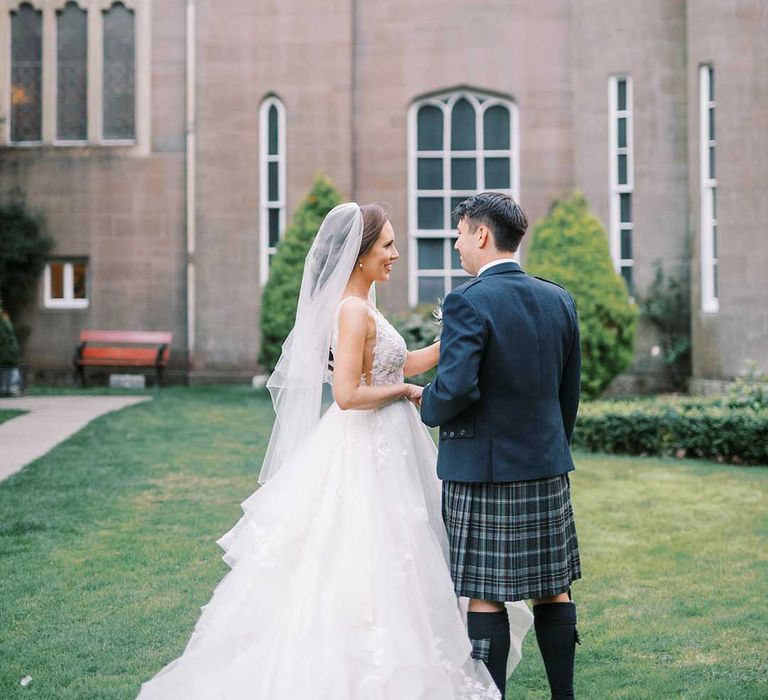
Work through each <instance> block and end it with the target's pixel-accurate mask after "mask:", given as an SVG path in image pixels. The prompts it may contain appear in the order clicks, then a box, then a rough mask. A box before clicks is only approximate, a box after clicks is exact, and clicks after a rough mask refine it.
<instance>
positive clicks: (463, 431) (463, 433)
mask: <svg viewBox="0 0 768 700" xmlns="http://www.w3.org/2000/svg"><path fill="white" fill-rule="evenodd" d="M466 434H467V431H466V430H462V431H461V432H460V433H459V435H461V437H464V436H465V435H466Z"/></svg>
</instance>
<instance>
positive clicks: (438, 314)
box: [432, 297, 443, 341]
mask: <svg viewBox="0 0 768 700" xmlns="http://www.w3.org/2000/svg"><path fill="white" fill-rule="evenodd" d="M432 316H434V318H435V320H434V322H433V323H434V324H435V325H436V326H437V335H436V336H435V340H436V341H437V340H440V334H441V333H442V332H443V299H442V297H438V298H437V306H436V307H435V308H434V309H432Z"/></svg>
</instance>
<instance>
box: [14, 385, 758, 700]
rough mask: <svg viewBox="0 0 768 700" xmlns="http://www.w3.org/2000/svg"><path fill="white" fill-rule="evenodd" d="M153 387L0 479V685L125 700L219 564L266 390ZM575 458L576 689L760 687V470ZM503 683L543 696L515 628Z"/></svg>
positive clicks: (255, 455) (531, 643) (512, 691)
mask: <svg viewBox="0 0 768 700" xmlns="http://www.w3.org/2000/svg"><path fill="white" fill-rule="evenodd" d="M85 393H99V392H98V390H88V391H87V392H85ZM153 395H154V397H155V398H154V400H153V401H151V402H148V403H144V404H140V405H138V406H134V407H131V408H128V409H126V410H124V411H122V412H119V413H115V414H110V415H107V416H103V417H102V418H100V419H98V420H97V421H94V422H93V423H92V424H90V425H89V426H88V427H87V428H86V429H85V430H83V431H81V432H80V433H78V434H77V435H75V436H74V437H73V438H71V439H70V440H68V441H66V442H65V443H63V444H62V445H60V446H59V447H58V448H56V449H55V450H54V451H53V452H51V453H49V454H48V455H47V456H45V457H44V458H42V459H40V460H38V461H37V462H35V463H34V464H31V465H29V466H28V467H26V468H25V469H23V470H22V471H21V472H19V473H17V474H15V475H14V476H12V477H10V478H9V479H7V480H6V481H4V482H2V483H0V581H2V586H0V659H2V662H0V697H2V698H4V699H5V698H9V699H13V698H21V697H24V698H44V699H45V700H48V699H50V698H57V699H58V698H72V699H74V698H77V699H78V700H79V699H81V698H94V699H96V698H98V699H99V700H101V699H102V698H103V699H109V698H134V697H135V695H136V693H137V691H138V688H139V684H140V682H141V681H143V680H146V679H147V678H149V677H151V676H152V675H153V674H154V673H155V672H157V671H158V670H159V669H160V668H161V667H162V666H163V665H164V664H165V663H167V662H168V661H170V660H171V659H173V658H175V657H177V656H178V655H179V654H180V653H181V652H182V651H183V649H184V646H185V644H186V642H187V640H188V638H189V634H190V633H191V631H192V628H193V627H194V624H195V621H196V620H197V618H198V617H199V614H200V607H201V606H202V605H204V604H205V603H207V602H208V600H209V599H210V595H211V592H212V591H213V588H214V587H215V586H216V583H217V582H218V581H219V580H220V579H221V578H222V576H224V574H225V573H226V572H227V571H228V570H229V569H228V568H227V567H226V565H225V564H224V563H223V562H222V561H221V554H222V552H221V550H220V548H219V547H218V546H217V545H216V543H215V541H216V539H217V538H218V537H220V536H221V535H222V534H223V533H224V532H226V531H227V530H228V529H229V528H230V527H231V526H232V525H233V524H234V523H235V522H236V520H237V518H238V517H239V516H240V506H239V504H240V502H241V501H242V500H243V499H244V498H245V497H246V496H247V495H248V494H250V493H251V492H252V491H253V489H254V488H255V486H256V471H257V468H258V465H259V464H260V459H261V455H262V454H263V451H264V449H265V447H266V439H267V437H268V434H269V429H270V424H271V420H272V411H271V404H270V402H269V400H268V398H267V396H266V395H265V394H264V393H255V392H253V391H252V390H250V389H246V388H242V387H234V388H195V389H185V388H169V389H164V390H162V391H159V392H153ZM577 457H578V459H577V461H578V469H577V471H576V472H575V473H574V474H573V477H572V484H573V491H574V501H575V509H576V518H577V528H578V532H579V537H580V541H581V549H582V559H583V561H582V565H583V569H584V580H583V581H580V582H578V583H576V584H575V585H574V596H575V598H576V601H577V603H578V605H579V617H580V623H579V628H580V631H581V636H582V641H583V644H582V645H581V647H579V648H578V649H577V684H576V690H577V695H578V696H579V697H580V698H583V699H590V700H591V699H593V698H595V699H599V698H631V699H632V700H634V699H636V698H637V699H642V698H649V699H650V698H653V699H654V700H655V699H657V698H733V699H734V700H735V699H736V698H738V699H739V700H741V699H742V698H747V699H748V698H754V699H757V698H765V697H768V680H767V679H768V647H766V644H765V641H764V639H765V630H766V629H768V602H766V600H767V599H768V583H767V582H768V553H767V552H768V517H767V516H766V507H765V506H766V494H767V493H768V470H764V469H759V468H743V467H733V466H719V465H715V464H708V463H704V462H695V461H690V462H688V461H686V462H676V461H672V460H662V459H639V458H623V457H613V456H600V455H586V454H579V455H578V456H577ZM25 675H31V676H32V679H33V680H32V683H31V684H30V685H29V686H28V687H27V688H21V687H20V686H19V681H20V679H21V678H22V677H23V676H25ZM507 696H508V698H513V699H514V700H518V699H522V698H528V699H532V698H536V699H544V698H548V697H549V695H548V692H547V688H546V680H545V677H544V672H543V668H542V666H541V661H540V659H539V655H538V651H537V649H536V643H535V638H534V635H533V634H532V633H531V634H529V636H528V638H527V640H526V643H525V647H524V658H523V661H522V662H521V664H520V666H519V668H518V669H517V671H516V672H515V675H514V676H513V678H512V680H511V682H510V685H509V692H508V693H507Z"/></svg>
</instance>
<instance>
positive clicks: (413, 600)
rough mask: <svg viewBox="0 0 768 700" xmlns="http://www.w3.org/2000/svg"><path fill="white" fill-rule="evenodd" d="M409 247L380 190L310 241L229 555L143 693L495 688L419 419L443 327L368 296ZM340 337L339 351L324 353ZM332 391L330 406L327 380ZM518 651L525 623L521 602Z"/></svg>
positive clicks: (358, 697)
mask: <svg viewBox="0 0 768 700" xmlns="http://www.w3.org/2000/svg"><path fill="white" fill-rule="evenodd" d="M398 257H399V254H398V252H397V249H396V247H395V239H394V231H393V229H392V225H391V224H390V222H389V221H388V220H387V217H386V214H385V212H384V210H383V209H382V208H381V207H379V206H378V205H367V206H364V207H359V206H358V205H357V204H354V203H349V204H342V205H340V206H338V207H336V208H335V209H333V210H332V211H331V212H330V213H329V214H328V216H327V217H326V219H325V221H324V222H323V224H322V226H321V228H320V230H319V232H318V234H317V236H316V238H315V241H314V243H313V245H312V248H311V250H310V251H309V254H308V255H307V258H306V261H305V265H304V274H303V278H302V284H301V292H300V296H299V303H298V309H297V313H296V323H295V326H294V328H293V330H292V332H291V334H290V336H289V337H288V339H287V340H286V342H285V344H284V345H283V353H282V355H281V357H280V360H279V362H278V364H277V368H276V370H275V372H274V373H273V374H272V376H271V377H270V380H269V382H268V385H267V386H268V388H269V390H270V393H271V394H272V398H273V402H274V406H275V412H276V420H275V425H274V428H273V430H272V435H271V437H270V442H269V446H268V449H267V454H266V457H265V459H264V464H263V466H262V470H261V474H260V477H259V481H260V482H261V483H262V484H263V486H262V487H261V488H259V489H258V490H257V491H255V492H254V493H253V494H252V495H251V496H249V497H248V498H247V499H246V500H245V501H244V502H243V503H242V509H243V513H244V514H243V516H242V517H241V518H240V520H239V521H238V522H237V524H236V525H235V526H234V527H233V528H232V529H231V530H230V531H229V532H227V533H226V534H225V535H224V536H223V537H221V538H220V539H219V540H218V544H219V545H220V546H221V547H222V549H223V550H224V552H225V554H224V557H223V558H224V561H225V562H226V563H227V564H228V565H229V566H230V567H231V571H230V572H228V573H227V575H226V576H225V577H224V578H223V579H222V581H221V582H220V583H219V585H218V586H217V587H216V589H215V591H214V593H213V597H212V598H211V600H210V601H209V602H208V604H207V605H205V606H203V608H201V610H202V614H201V616H200V618H199V620H198V622H197V624H196V626H195V629H194V631H193V633H192V636H191V638H190V639H189V641H188V643H187V646H186V648H185V650H184V653H183V654H182V656H180V657H179V658H177V659H176V660H174V661H172V662H171V663H169V664H168V665H167V666H165V668H163V669H162V670H161V671H160V672H159V673H158V674H157V675H156V676H155V677H154V678H152V679H151V680H149V681H147V682H145V683H144V684H142V687H141V692H140V693H139V698H140V699H141V700H151V699H153V698H163V699H166V700H170V699H171V698H173V699H174V700H175V699H177V698H184V699H189V698H206V699H209V698H227V699H228V700H236V699H238V698H253V699H255V700H288V699H289V698H290V699H291V700H293V699H294V698H313V699H315V698H316V699H317V700H417V699H418V700H446V699H447V698H468V699H469V698H498V697H499V693H498V690H497V689H496V687H495V685H494V684H493V681H492V679H491V677H490V675H489V673H488V671H487V669H486V668H485V666H484V665H483V664H482V663H481V662H479V661H475V660H474V659H472V657H471V644H470V641H469V639H468V637H467V634H466V627H465V622H464V620H463V617H462V611H461V608H460V606H459V604H458V602H457V599H456V597H455V593H454V591H453V585H452V583H451V578H450V574H449V570H448V566H447V564H446V556H447V554H446V553H447V539H446V535H445V530H444V526H443V522H442V519H441V503H440V488H439V482H438V480H437V477H436V474H435V460H436V448H435V444H434V442H433V441H432V439H431V437H430V435H429V433H428V431H427V429H426V428H425V427H424V426H423V424H422V423H421V421H420V419H419V414H418V411H417V410H416V409H415V408H414V404H416V405H418V402H419V399H420V396H421V387H418V386H416V385H413V384H406V383H404V381H403V377H404V375H405V376H409V375H414V374H419V373H421V372H423V371H425V370H427V369H430V368H431V367H434V366H435V365H436V364H437V359H438V350H439V343H435V344H433V345H432V346H430V347H427V348H424V349H421V350H416V351H413V352H408V351H407V349H406V346H405V341H404V340H403V338H402V337H401V336H400V335H399V334H398V333H397V331H395V329H394V328H393V327H392V326H391V325H390V324H389V322H388V321H387V320H386V319H385V318H384V316H382V314H381V313H380V312H379V311H378V309H377V308H376V306H375V304H374V301H373V293H372V290H373V283H374V282H384V281H386V280H388V279H389V276H390V272H391V269H392V265H393V264H394V263H395V262H396V261H397V259H398ZM329 349H330V352H329ZM324 382H327V383H331V384H332V388H333V397H334V399H335V402H334V403H332V404H331V406H330V407H329V408H328V409H327V410H326V411H325V413H323V414H322V416H321V405H322V388H323V383H324ZM510 621H511V625H512V627H513V629H512V646H513V654H511V655H510V662H509V668H508V673H511V670H512V668H514V665H515V664H516V663H517V661H518V660H519V658H520V644H521V642H522V637H523V636H524V634H525V632H526V631H527V629H528V626H529V625H530V614H529V613H528V610H527V608H525V605H524V604H523V603H519V604H515V605H514V606H512V605H510Z"/></svg>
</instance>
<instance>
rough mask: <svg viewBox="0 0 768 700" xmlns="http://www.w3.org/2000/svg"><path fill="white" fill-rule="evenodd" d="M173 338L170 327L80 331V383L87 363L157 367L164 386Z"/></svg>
mask: <svg viewBox="0 0 768 700" xmlns="http://www.w3.org/2000/svg"><path fill="white" fill-rule="evenodd" d="M172 340H173V334H172V333H168V332H166V331H80V343H79V345H78V346H77V347H76V348H75V356H74V358H73V361H74V365H75V369H76V370H77V374H78V377H79V379H80V386H85V368H86V367H154V368H155V373H156V376H157V386H160V384H161V381H162V378H163V370H164V369H165V368H166V367H167V366H168V359H169V358H170V356H171V341H172ZM94 343H95V344H96V345H94Z"/></svg>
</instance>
